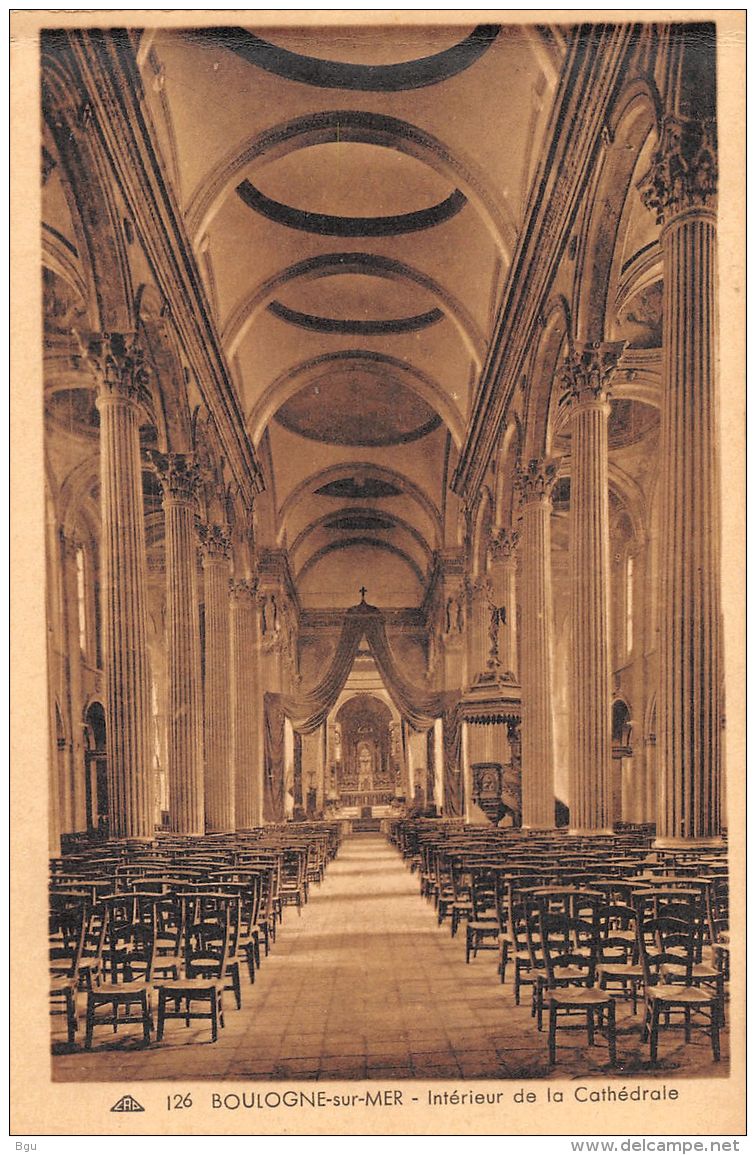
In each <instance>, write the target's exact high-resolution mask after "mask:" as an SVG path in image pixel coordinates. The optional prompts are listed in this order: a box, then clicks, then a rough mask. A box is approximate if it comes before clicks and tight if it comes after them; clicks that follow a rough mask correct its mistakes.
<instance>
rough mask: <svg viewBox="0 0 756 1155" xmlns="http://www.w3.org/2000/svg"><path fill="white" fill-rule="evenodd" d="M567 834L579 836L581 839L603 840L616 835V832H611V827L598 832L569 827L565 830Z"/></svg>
mask: <svg viewBox="0 0 756 1155" xmlns="http://www.w3.org/2000/svg"><path fill="white" fill-rule="evenodd" d="M567 833H568V834H571V835H579V836H580V837H581V838H591V837H598V836H601V837H603V838H605V837H606V836H607V835H608V834H616V833H617V832H616V830H613V829H612V827H611V826H607V827H603V828H601V829H599V830H588V829H585V828H582V827H577V826H570V827H569V829H568V830H567Z"/></svg>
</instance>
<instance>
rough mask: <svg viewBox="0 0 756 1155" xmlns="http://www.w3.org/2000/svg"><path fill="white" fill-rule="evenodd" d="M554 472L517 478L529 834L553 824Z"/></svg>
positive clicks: (530, 470)
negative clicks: (520, 508)
mask: <svg viewBox="0 0 756 1155" xmlns="http://www.w3.org/2000/svg"><path fill="white" fill-rule="evenodd" d="M556 472H557V465H556V462H554V461H531V462H530V463H529V465H528V467H527V469H525V470H521V471H520V472H519V474H518V479H517V481H518V487H519V490H520V494H521V497H522V528H521V532H520V582H521V584H520V605H521V606H522V638H521V649H520V653H521V658H520V667H521V668H520V682H521V685H522V825H523V826H524V827H526V828H528V829H531V830H538V829H549V828H551V827H553V826H554V717H553V689H552V674H553V655H552V639H553V634H554V628H553V616H554V613H553V605H552V592H551V491H552V489H553V487H554V482H555V481H556Z"/></svg>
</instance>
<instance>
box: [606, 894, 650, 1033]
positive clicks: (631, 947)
mask: <svg viewBox="0 0 756 1155" xmlns="http://www.w3.org/2000/svg"><path fill="white" fill-rule="evenodd" d="M637 922H638V915H637V911H636V910H635V909H634V908H632V907H628V906H624V905H623V904H621V903H609V904H607V905H605V906H603V907H602V908H601V911H600V934H599V955H598V965H597V968H596V973H597V976H598V985H599V987H600V989H601V990H602V991H606V990H612V991H613V992H614V994H615V997H617V996H618V995H620V994H621V996H622V997H623V998H625V999H630V1001H631V1003H632V1009H633V1014H636V1013H637V1010H638V991H639V988H641V987H642V986H643V967H642V966H641V963H640V959H639V956H638V927H637Z"/></svg>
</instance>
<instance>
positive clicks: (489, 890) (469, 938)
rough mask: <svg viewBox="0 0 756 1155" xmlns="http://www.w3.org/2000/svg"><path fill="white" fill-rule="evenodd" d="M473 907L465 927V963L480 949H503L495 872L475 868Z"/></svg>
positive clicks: (475, 955)
mask: <svg viewBox="0 0 756 1155" xmlns="http://www.w3.org/2000/svg"><path fill="white" fill-rule="evenodd" d="M470 901H471V903H472V909H471V911H470V917H469V918H468V920H467V926H466V928H465V962H466V963H469V961H470V958H471V957H472V958H476V957H477V954H478V951H479V950H495V951H499V952H500V951H501V941H502V935H503V929H504V928H503V924H502V916H501V908H500V906H499V903H498V895H497V889H496V871H494V870H491V869H490V868H487V867H474V868H473V871H472V880H471V884H470Z"/></svg>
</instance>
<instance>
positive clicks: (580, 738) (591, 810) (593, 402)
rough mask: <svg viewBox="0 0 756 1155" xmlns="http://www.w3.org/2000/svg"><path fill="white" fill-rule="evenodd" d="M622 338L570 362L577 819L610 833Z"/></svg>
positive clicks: (580, 352) (579, 352) (575, 826)
mask: <svg viewBox="0 0 756 1155" xmlns="http://www.w3.org/2000/svg"><path fill="white" fill-rule="evenodd" d="M622 348H623V345H622V343H618V342H614V343H612V344H604V345H599V344H596V345H588V344H584V345H580V346H576V348H575V350H574V352H573V353H572V354H571V355H570V357H569V358H568V361H567V366H566V370H565V382H566V386H567V393H568V396H569V402H570V416H571V446H570V460H571V475H570V567H571V574H570V578H571V582H570V584H571V591H572V599H571V601H572V604H571V622H572V645H571V651H570V686H571V713H570V719H571V726H570V826H571V828H572V830H573V831H575V832H576V833H581V834H600V833H605V832H609V831H611V830H612V828H613V822H614V799H613V788H612V719H611V649H610V646H611V635H610V631H609V598H610V582H611V570H610V564H609V412H610V405H609V394H608V385H609V381H610V379H611V376H612V373H613V372H614V370H615V368H616V366H617V361H618V359H619V355H620V353H621V352H622Z"/></svg>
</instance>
